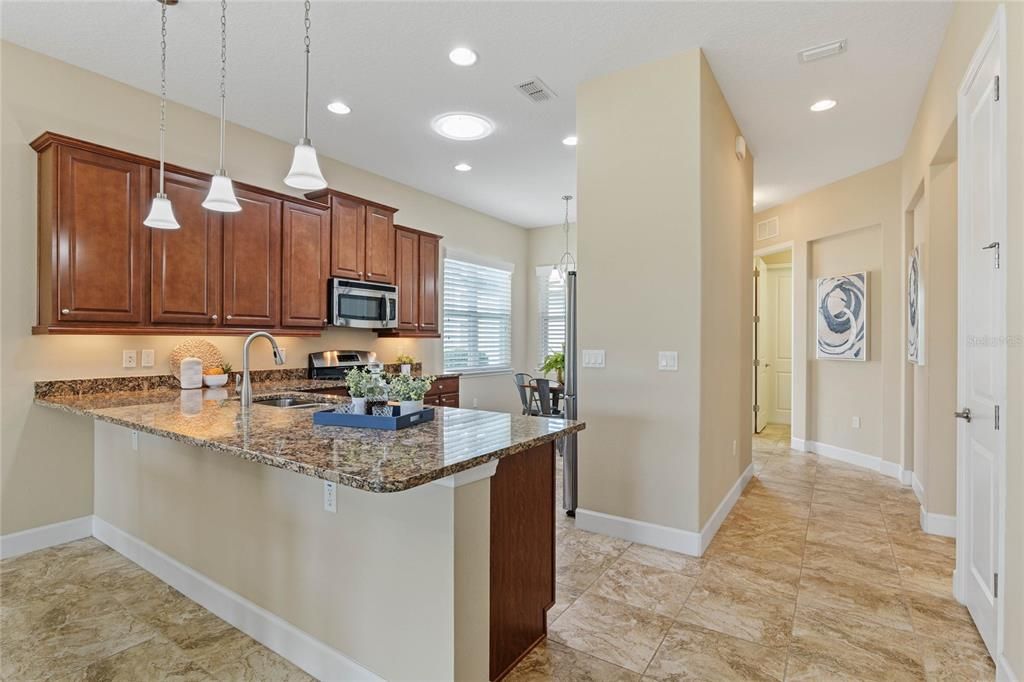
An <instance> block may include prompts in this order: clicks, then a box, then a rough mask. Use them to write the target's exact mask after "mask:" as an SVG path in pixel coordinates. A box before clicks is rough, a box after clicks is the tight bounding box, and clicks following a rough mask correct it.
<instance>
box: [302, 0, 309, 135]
mask: <svg viewBox="0 0 1024 682" xmlns="http://www.w3.org/2000/svg"><path fill="white" fill-rule="evenodd" d="M305 25H306V40H305V43H306V102H305V108H304V111H303V115H302V144H309V27H310V25H311V22H310V20H309V0H306V21H305Z"/></svg>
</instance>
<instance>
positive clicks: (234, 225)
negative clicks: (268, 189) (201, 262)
mask: <svg viewBox="0 0 1024 682" xmlns="http://www.w3.org/2000/svg"><path fill="white" fill-rule="evenodd" d="M235 196H236V197H238V203H239V204H241V205H242V210H241V211H239V212H238V213H225V214H223V221H224V319H223V320H221V322H222V323H223V324H225V325H227V326H231V327H277V326H278V324H279V322H280V320H281V305H280V302H281V200H280V199H275V198H273V197H269V196H265V195H262V194H257V193H256V192H250V191H246V190H239V189H236V190H235Z"/></svg>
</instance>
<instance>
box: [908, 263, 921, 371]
mask: <svg viewBox="0 0 1024 682" xmlns="http://www.w3.org/2000/svg"><path fill="white" fill-rule="evenodd" d="M923 315H924V287H923V286H922V285H921V247H920V246H915V247H914V250H913V251H911V252H910V258H909V260H908V261H907V360H909V361H910V362H912V363H914V364H915V365H923V364H924V319H923Z"/></svg>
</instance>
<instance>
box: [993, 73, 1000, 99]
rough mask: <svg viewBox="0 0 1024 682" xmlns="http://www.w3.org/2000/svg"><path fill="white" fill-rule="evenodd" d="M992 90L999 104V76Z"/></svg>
mask: <svg viewBox="0 0 1024 682" xmlns="http://www.w3.org/2000/svg"><path fill="white" fill-rule="evenodd" d="M992 90H993V94H994V96H995V101H996V102H998V101H999V76H996V79H995V82H994V84H993V86H992Z"/></svg>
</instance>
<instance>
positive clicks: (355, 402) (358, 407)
mask: <svg viewBox="0 0 1024 682" xmlns="http://www.w3.org/2000/svg"><path fill="white" fill-rule="evenodd" d="M352 414H366V398H352Z"/></svg>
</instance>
